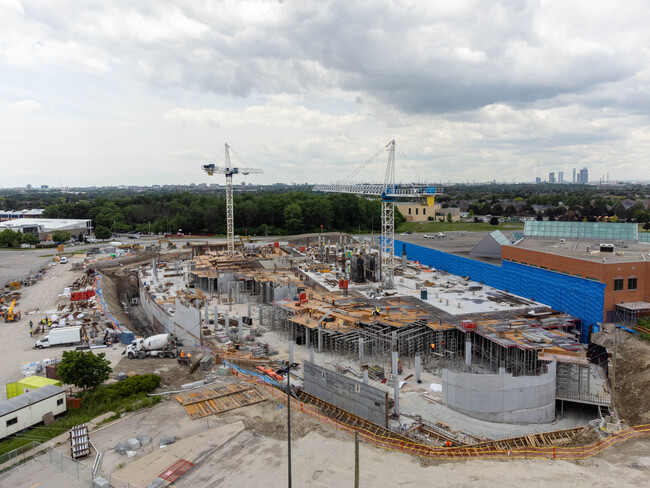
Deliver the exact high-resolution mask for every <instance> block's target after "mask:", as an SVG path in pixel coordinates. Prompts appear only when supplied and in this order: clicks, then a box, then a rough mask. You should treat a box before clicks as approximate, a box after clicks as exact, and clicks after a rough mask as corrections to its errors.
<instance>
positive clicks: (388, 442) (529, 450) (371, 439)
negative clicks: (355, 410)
mask: <svg viewBox="0 0 650 488" xmlns="http://www.w3.org/2000/svg"><path fill="white" fill-rule="evenodd" d="M233 374H235V375H236V376H239V377H241V378H242V379H244V380H246V381H249V382H254V383H257V384H258V385H259V386H261V387H263V388H264V389H266V391H267V392H268V393H269V394H270V395H271V396H272V397H274V398H276V399H277V400H278V401H280V402H282V403H285V404H286V400H287V395H286V394H285V393H284V392H282V391H280V390H278V389H277V388H274V387H273V386H271V385H269V384H267V383H264V382H263V381H261V380H260V379H258V378H257V377H256V376H254V375H246V374H243V373H241V371H240V372H237V371H233ZM291 407H292V408H293V409H294V410H298V411H300V412H301V413H303V414H305V415H308V416H310V417H312V418H314V419H316V420H319V421H321V422H323V423H325V424H327V425H330V426H331V427H333V428H335V429H337V430H341V431H343V432H347V433H349V434H354V433H355V432H358V433H359V438H361V439H362V440H364V441H366V442H368V443H369V444H372V445H374V446H376V447H379V448H382V449H386V450H389V451H395V452H405V453H408V454H414V455H417V456H421V457H426V458H429V459H479V458H483V459H486V458H490V459H564V460H576V459H585V458H588V457H591V456H595V455H596V454H599V453H600V452H602V451H604V450H605V449H607V448H608V447H610V446H613V445H615V444H618V443H619V442H623V441H625V440H627V439H631V438H634V437H643V436H647V435H650V424H645V425H638V426H636V427H630V428H628V429H625V430H622V431H620V432H616V433H613V434H611V435H610V436H609V437H607V438H605V439H602V440H600V441H598V442H596V443H595V444H591V445H587V446H576V447H561V446H547V447H521V448H517V449H511V450H508V449H501V448H498V447H494V446H484V447H472V446H462V447H436V446H430V445H427V444H418V443H417V442H415V441H413V442H410V441H404V440H398V439H395V438H394V437H390V436H381V435H377V434H375V433H373V432H370V431H369V430H366V429H364V428H363V427H355V426H351V425H348V424H346V423H345V422H342V421H340V420H337V419H334V418H331V417H328V416H327V415H325V414H324V413H323V412H321V411H320V410H319V409H318V408H316V407H314V406H312V405H308V404H305V403H303V402H301V401H300V400H298V399H296V398H293V397H291Z"/></svg>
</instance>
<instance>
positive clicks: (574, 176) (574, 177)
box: [573, 168, 576, 183]
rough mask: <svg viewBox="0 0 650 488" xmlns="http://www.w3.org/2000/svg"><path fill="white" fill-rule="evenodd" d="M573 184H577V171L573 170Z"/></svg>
mask: <svg viewBox="0 0 650 488" xmlns="http://www.w3.org/2000/svg"><path fill="white" fill-rule="evenodd" d="M573 182H574V183H575V182H576V169H575V168H573Z"/></svg>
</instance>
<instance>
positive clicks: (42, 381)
mask: <svg viewBox="0 0 650 488" xmlns="http://www.w3.org/2000/svg"><path fill="white" fill-rule="evenodd" d="M18 383H20V384H21V385H23V386H28V387H30V386H31V387H32V388H42V387H44V386H46V385H58V386H61V381H60V380H53V379H51V378H45V377H44V376H35V375H34V376H28V377H27V378H23V379H22V380H20V381H18Z"/></svg>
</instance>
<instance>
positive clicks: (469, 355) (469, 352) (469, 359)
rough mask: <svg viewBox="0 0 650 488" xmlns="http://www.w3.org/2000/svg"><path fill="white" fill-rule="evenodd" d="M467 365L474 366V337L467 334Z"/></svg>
mask: <svg viewBox="0 0 650 488" xmlns="http://www.w3.org/2000/svg"><path fill="white" fill-rule="evenodd" d="M465 365H466V366H471V365H472V337H471V336H470V335H469V334H465Z"/></svg>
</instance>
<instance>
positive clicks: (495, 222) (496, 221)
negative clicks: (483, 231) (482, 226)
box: [490, 217, 499, 225]
mask: <svg viewBox="0 0 650 488" xmlns="http://www.w3.org/2000/svg"><path fill="white" fill-rule="evenodd" d="M490 225H499V217H492V218H491V219H490Z"/></svg>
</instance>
